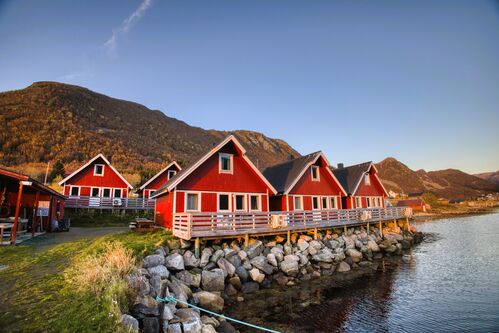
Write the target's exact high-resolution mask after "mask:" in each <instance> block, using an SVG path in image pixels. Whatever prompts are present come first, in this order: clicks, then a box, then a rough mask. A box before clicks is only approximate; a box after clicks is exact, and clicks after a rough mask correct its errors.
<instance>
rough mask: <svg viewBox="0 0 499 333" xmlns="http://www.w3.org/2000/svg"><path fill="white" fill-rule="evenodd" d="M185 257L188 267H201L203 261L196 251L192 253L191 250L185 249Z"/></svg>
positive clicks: (186, 266)
mask: <svg viewBox="0 0 499 333" xmlns="http://www.w3.org/2000/svg"><path fill="white" fill-rule="evenodd" d="M183 258H184V266H185V268H187V269H189V268H195V267H199V264H200V262H201V260H199V259H198V258H196V256H195V255H194V253H192V252H191V251H185V253H184V255H183Z"/></svg>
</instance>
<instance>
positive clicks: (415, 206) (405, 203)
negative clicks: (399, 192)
mask: <svg viewBox="0 0 499 333" xmlns="http://www.w3.org/2000/svg"><path fill="white" fill-rule="evenodd" d="M426 206H427V205H426V203H425V201H424V200H423V199H419V198H418V199H407V200H400V201H399V202H397V207H409V208H412V210H413V211H420V212H425V213H426Z"/></svg>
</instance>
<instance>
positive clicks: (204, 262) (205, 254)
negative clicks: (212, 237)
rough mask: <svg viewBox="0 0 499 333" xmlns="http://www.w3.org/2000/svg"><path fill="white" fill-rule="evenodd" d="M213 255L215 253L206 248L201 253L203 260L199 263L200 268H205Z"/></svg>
mask: <svg viewBox="0 0 499 333" xmlns="http://www.w3.org/2000/svg"><path fill="white" fill-rule="evenodd" d="M212 254H213V251H212V250H211V249H210V248H209V247H206V248H204V249H203V251H202V252H201V260H200V261H199V267H204V266H206V265H207V264H208V263H209V262H210V257H211V255H212Z"/></svg>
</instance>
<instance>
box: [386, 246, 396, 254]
mask: <svg viewBox="0 0 499 333" xmlns="http://www.w3.org/2000/svg"><path fill="white" fill-rule="evenodd" d="M395 251H397V247H396V246H395V245H390V246H388V247H387V248H386V249H385V252H387V253H393V252H395Z"/></svg>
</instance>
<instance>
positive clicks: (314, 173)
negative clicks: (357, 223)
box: [311, 165, 320, 181]
mask: <svg viewBox="0 0 499 333" xmlns="http://www.w3.org/2000/svg"><path fill="white" fill-rule="evenodd" d="M311 172H312V180H313V181H319V180H320V175H319V167H318V166H317V165H312V168H311Z"/></svg>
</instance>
